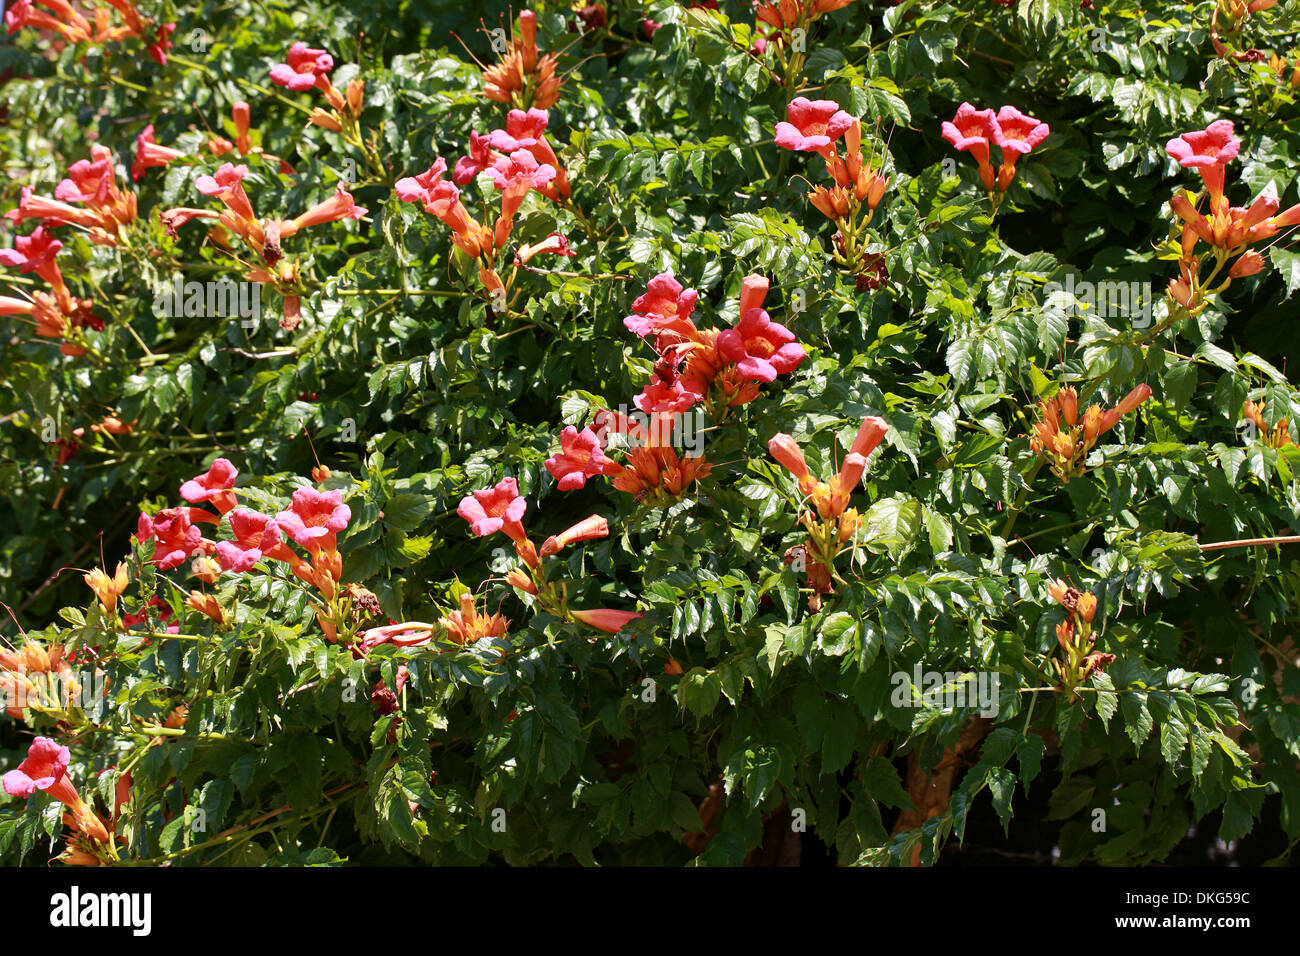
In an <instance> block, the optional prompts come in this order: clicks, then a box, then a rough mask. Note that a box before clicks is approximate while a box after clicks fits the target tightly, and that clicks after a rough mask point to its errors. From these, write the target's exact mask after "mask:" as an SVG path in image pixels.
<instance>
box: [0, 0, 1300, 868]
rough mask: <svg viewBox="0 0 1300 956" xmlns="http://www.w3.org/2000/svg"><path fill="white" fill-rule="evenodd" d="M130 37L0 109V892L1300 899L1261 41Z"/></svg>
mask: <svg viewBox="0 0 1300 956" xmlns="http://www.w3.org/2000/svg"><path fill="white" fill-rule="evenodd" d="M150 6H151V5H150V4H147V3H145V4H142V5H141V8H140V10H139V11H137V10H136V8H135V7H133V6H131V5H130V4H129V3H126V2H125V0H95V2H93V3H86V4H82V5H75V4H74V5H72V6H69V5H68V4H66V3H63V2H60V0H33V2H32V3H25V2H24V3H18V4H10V8H9V11H8V13H7V20H8V23H9V26H10V30H11V32H10V36H9V44H8V45H6V46H4V47H0V71H3V72H2V73H0V76H3V77H4V81H3V89H4V92H5V94H6V96H5V99H6V102H7V114H6V115H5V116H4V119H3V124H2V125H0V153H2V155H3V159H4V165H5V169H6V172H7V176H6V178H5V179H4V181H3V184H0V209H3V210H4V211H5V212H10V211H12V212H11V214H10V216H9V218H8V220H6V221H5V222H4V223H3V226H2V228H0V232H3V233H4V237H3V240H2V241H0V245H3V246H4V247H5V249H6V250H8V251H6V252H5V253H0V268H2V270H3V271H0V315H2V316H4V318H3V321H4V322H5V324H6V330H7V333H8V334H7V335H6V337H5V340H4V342H3V344H2V345H0V395H2V396H3V397H2V399H0V401H2V402H3V407H2V408H0V414H3V421H4V423H5V428H4V430H3V433H0V529H3V530H2V532H0V591H2V592H3V594H2V595H0V597H2V598H3V601H4V602H5V604H6V605H8V606H9V607H11V608H12V610H13V613H12V615H7V616H8V617H9V619H8V620H7V621H6V624H5V630H4V634H3V637H4V639H5V642H6V646H5V647H3V648H0V693H5V694H8V695H9V697H8V699H7V700H6V701H5V703H8V704H9V705H10V706H9V709H8V714H9V716H7V717H0V769H2V770H3V771H5V772H6V776H5V791H6V793H7V794H8V796H5V797H3V798H0V799H3V800H4V801H6V802H4V803H3V804H0V861H3V862H5V863H10V864H13V863H20V862H23V863H27V864H43V863H45V862H46V861H47V860H48V859H50V858H51V857H52V856H55V855H58V854H60V853H61V855H62V859H63V860H64V861H65V862H69V863H82V864H90V863H112V862H115V861H123V862H125V861H144V862H148V863H155V864H157V863H161V862H164V861H167V862H171V863H173V864H203V863H216V864H275V865H283V864H304V863H306V864H330V863H337V862H340V861H348V862H351V863H356V864H375V863H386V864H393V863H397V864H401V863H416V862H424V863H439V864H480V863H488V862H505V863H509V864H515V865H518V864H570V863H574V862H577V863H580V864H587V865H591V864H671V865H681V864H685V863H688V862H696V863H703V864H740V863H742V862H744V861H745V860H746V859H747V858H749V859H750V860H751V861H753V860H755V859H757V858H758V857H759V856H760V855H761V852H760V851H761V849H770V848H771V846H772V845H773V844H774V842H776V843H779V842H780V841H781V839H783V837H782V836H781V835H782V834H783V833H794V834H801V833H804V832H806V831H809V830H811V831H814V832H815V834H816V836H817V838H818V839H819V840H820V841H821V842H822V843H823V844H825V845H826V846H828V847H830V848H831V851H832V853H833V854H834V856H835V857H837V858H838V860H839V861H840V862H842V863H859V864H868V865H909V864H916V863H920V864H930V863H933V862H935V861H936V860H937V859H938V858H939V855H940V853H941V852H943V851H944V850H945V848H949V849H955V848H956V847H958V846H959V845H960V841H961V838H962V836H963V833H964V831H965V827H966V822H967V818H968V816H969V815H971V814H975V813H979V812H984V811H985V810H987V809H988V808H989V807H991V808H992V810H993V811H994V812H995V813H996V815H997V817H998V819H999V820H1000V821H1001V822H1002V823H1003V825H1006V824H1007V823H1008V822H1009V821H1010V820H1011V819H1012V817H1013V815H1015V814H1017V812H1018V810H1019V807H1020V806H1023V805H1024V801H1025V794H1026V793H1027V792H1028V791H1029V789H1030V788H1034V789H1037V788H1046V789H1047V790H1049V791H1050V792H1051V801H1050V805H1051V813H1050V817H1051V819H1050V821H1048V822H1047V824H1045V825H1048V826H1050V827H1051V828H1052V832H1053V836H1052V842H1054V843H1055V844H1056V845H1057V846H1058V847H1059V853H1060V859H1061V860H1062V861H1063V862H1066V863H1073V862H1080V861H1096V862H1101V863H1104V864H1135V863H1145V862H1152V861H1159V860H1162V859H1164V858H1166V857H1167V856H1168V854H1169V853H1170V852H1171V851H1172V850H1173V848H1174V847H1175V846H1176V845H1177V844H1178V842H1179V841H1180V840H1181V839H1183V837H1184V835H1185V834H1186V832H1187V830H1188V827H1189V825H1191V824H1192V823H1194V822H1197V821H1200V820H1202V819H1203V818H1205V817H1206V816H1207V815H1210V816H1211V818H1212V819H1214V820H1216V821H1219V822H1218V823H1217V826H1218V827H1219V834H1220V836H1221V837H1222V838H1223V839H1224V840H1225V841H1231V840H1234V839H1238V838H1240V837H1242V836H1243V835H1245V834H1246V833H1248V832H1249V831H1250V830H1251V829H1252V827H1253V826H1254V825H1255V822H1256V821H1257V820H1258V819H1259V818H1260V817H1261V816H1262V815H1264V814H1266V813H1267V814H1271V815H1272V816H1273V817H1274V818H1276V819H1278V820H1280V825H1281V827H1282V828H1283V830H1284V831H1285V832H1286V834H1287V835H1288V836H1289V837H1291V838H1293V839H1300V773H1298V772H1297V771H1298V769H1300V706H1298V704H1297V698H1296V695H1297V694H1300V669H1298V668H1297V664H1296V661H1297V650H1296V647H1295V645H1294V643H1293V637H1292V633H1293V628H1294V626H1295V623H1296V621H1297V619H1298V615H1297V609H1296V604H1297V601H1298V600H1300V562H1298V556H1300V551H1297V550H1296V544H1295V542H1294V541H1290V542H1287V541H1275V540H1268V541H1264V542H1262V543H1261V542H1258V541H1255V540H1254V539H1277V538H1285V537H1287V536H1290V535H1292V534H1294V532H1293V531H1292V529H1293V528H1295V527H1296V526H1297V521H1298V520H1300V518H1298V517H1297V511H1298V510H1300V496H1298V494H1297V477H1296V476H1297V471H1298V470H1300V448H1298V447H1297V445H1296V444H1295V442H1296V440H1297V438H1298V437H1300V434H1298V433H1297V427H1296V421H1297V418H1300V395H1297V391H1296V388H1295V387H1294V386H1293V384H1292V382H1291V380H1290V378H1289V376H1290V375H1291V374H1294V370H1290V369H1289V368H1288V366H1289V364H1290V363H1289V361H1288V359H1289V357H1291V356H1292V355H1297V354H1300V322H1297V321H1296V317H1295V305H1294V299H1293V295H1294V293H1295V291H1296V290H1297V289H1300V254H1298V253H1297V252H1295V251H1293V249H1292V248H1291V247H1292V244H1293V243H1292V239H1291V231H1292V230H1293V229H1294V227H1295V226H1296V225H1297V224H1300V209H1297V208H1296V204H1297V202H1298V201H1300V197H1298V196H1297V184H1296V176H1295V168H1296V160H1297V151H1298V150H1300V125H1298V123H1300V114H1298V113H1297V109H1296V103H1297V97H1298V96H1300V61H1297V59H1296V51H1297V47H1296V43H1297V21H1296V14H1295V5H1294V4H1293V3H1291V2H1289V0H1283V2H1281V3H1276V4H1271V3H1269V2H1268V0H1255V2H1254V3H1252V4H1250V6H1249V7H1247V6H1246V4H1245V2H1244V0H1220V2H1218V3H1215V2H1207V0H1200V2H1196V3H1187V4H1163V5H1156V6H1155V7H1151V6H1150V5H1140V4H1136V3H1133V2H1130V0H1116V2H1109V0H1095V2H1092V0H1085V3H1084V4H1083V5H1082V6H1080V5H1079V4H1078V3H1077V0H1076V2H1066V0H1018V2H1013V0H1008V3H1007V4H1000V3H995V2H989V0H970V2H967V3H963V4H960V5H959V4H955V3H950V2H944V0H902V2H900V3H897V4H891V3H888V2H884V0H857V2H848V0H807V2H798V0H779V2H772V3H768V4H763V5H760V6H759V7H758V8H757V9H755V7H754V6H753V5H751V4H749V3H742V2H739V0H723V2H721V3H709V4H695V5H693V6H692V5H688V4H679V3H670V2H667V0H655V2H652V3H649V4H641V3H635V2H631V0H611V2H609V3H606V4H604V5H599V4H593V5H582V4H577V5H572V6H570V5H567V4H562V3H538V4H537V5H536V6H535V8H534V10H532V11H526V12H525V13H524V15H523V16H520V12H521V11H520V10H519V9H518V8H517V7H516V8H514V9H507V6H506V5H505V4H503V3H486V4H478V5H468V6H467V5H464V4H454V3H447V2H444V0H374V2H369V0H368V2H364V3H355V4H343V3H337V2H325V0H305V2H298V3H283V2H278V0H276V2H269V3H256V4H253V3H247V2H244V0H234V2H229V3H216V2H208V3H204V4H173V3H160V4H157V5H153V9H150V8H149V7H150ZM93 9H97V10H98V11H100V12H101V13H100V15H98V16H97V15H92V14H91V13H89V12H86V11H90V10H93ZM83 13H84V16H83ZM480 16H481V17H482V18H483V19H482V22H480V21H479V17H480ZM83 24H84V27H83ZM168 24H175V26H174V30H170V29H169V28H168V26H167V25H168ZM512 110H515V111H519V112H511V111H512ZM529 110H536V111H541V112H527V111H529ZM1225 121H1226V124H1227V125H1225ZM462 157H464V158H463V159H462ZM439 160H441V162H439ZM60 244H61V246H60ZM223 280H227V281H228V283H229V285H226V284H223ZM232 290H233V291H232ZM214 295H215V303H214ZM223 296H224V297H225V298H223ZM222 303H224V305H225V306H226V307H223V306H222ZM237 306H244V308H243V310H242V311H241V309H240V308H238V307H237ZM1094 406H1095V407H1094ZM196 476H197V477H196ZM565 529H570V531H569V532H566V531H565ZM119 562H121V565H120V570H119ZM51 675H52V676H51ZM941 685H942V686H941ZM23 695H25V696H23ZM17 698H21V699H17ZM15 701H16V703H17V705H15ZM24 704H25V706H22V705H24ZM33 737H36V738H37V739H36V741H35V742H34V743H33ZM29 747H30V748H31V751H30V755H29ZM65 747H66V748H67V749H66V750H64V749H62V748H65ZM20 764H21V767H20ZM774 834H775V835H774ZM1276 852H1277V853H1278V854H1281V858H1283V859H1285V857H1286V854H1287V853H1288V852H1289V851H1288V849H1287V847H1285V846H1284V845H1279V846H1277V847H1276Z"/></svg>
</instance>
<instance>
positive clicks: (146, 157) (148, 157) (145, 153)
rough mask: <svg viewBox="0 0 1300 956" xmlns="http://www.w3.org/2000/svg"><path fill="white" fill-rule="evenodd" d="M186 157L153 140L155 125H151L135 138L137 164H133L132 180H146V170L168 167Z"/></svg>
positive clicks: (176, 150)
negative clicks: (169, 164)
mask: <svg viewBox="0 0 1300 956" xmlns="http://www.w3.org/2000/svg"><path fill="white" fill-rule="evenodd" d="M184 156H185V154H184V153H183V152H181V151H180V150H179V149H172V148H171V147H170V146H159V145H158V144H157V143H155V142H154V139H153V123H150V124H149V125H148V126H146V127H145V128H144V130H142V131H141V133H140V135H139V136H137V137H136V138H135V162H134V163H132V164H131V178H132V179H133V180H134V181H135V182H139V181H140V180H142V179H144V173H145V170H147V169H155V168H157V167H160V166H166V165H167V164H168V163H170V162H172V161H173V160H177V159H181V158H183V157H184Z"/></svg>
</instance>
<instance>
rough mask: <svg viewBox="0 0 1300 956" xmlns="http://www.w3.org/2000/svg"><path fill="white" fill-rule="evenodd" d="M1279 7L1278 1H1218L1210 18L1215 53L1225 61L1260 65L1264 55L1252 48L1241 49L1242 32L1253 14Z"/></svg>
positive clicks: (1211, 40) (1211, 39)
mask: <svg viewBox="0 0 1300 956" xmlns="http://www.w3.org/2000/svg"><path fill="white" fill-rule="evenodd" d="M1275 6H1277V0H1216V3H1215V7H1214V13H1213V14H1212V15H1211V17H1210V42H1211V43H1213V44H1214V52H1215V53H1217V54H1218V55H1219V56H1221V57H1223V58H1224V59H1229V58H1231V59H1234V60H1237V61H1238V62H1241V63H1258V62H1260V61H1261V60H1263V59H1264V54H1263V53H1261V52H1260V51H1259V50H1256V49H1254V48H1251V47H1247V48H1246V49H1239V48H1238V43H1239V39H1240V37H1241V34H1242V31H1243V29H1244V27H1245V26H1246V23H1247V21H1248V20H1249V19H1250V15H1251V14H1252V13H1261V12H1263V11H1264V10H1268V9H1270V8H1272V7H1275Z"/></svg>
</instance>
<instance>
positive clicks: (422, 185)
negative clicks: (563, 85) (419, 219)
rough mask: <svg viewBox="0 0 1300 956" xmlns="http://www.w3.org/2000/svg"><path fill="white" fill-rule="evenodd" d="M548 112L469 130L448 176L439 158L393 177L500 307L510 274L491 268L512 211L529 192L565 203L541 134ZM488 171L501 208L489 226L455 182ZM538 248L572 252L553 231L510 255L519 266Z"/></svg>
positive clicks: (563, 185)
mask: <svg viewBox="0 0 1300 956" xmlns="http://www.w3.org/2000/svg"><path fill="white" fill-rule="evenodd" d="M549 122H550V116H549V114H548V113H547V112H546V111H545V110H541V109H529V110H511V111H510V114H509V115H508V116H507V117H506V126H505V129H495V130H492V131H491V132H490V133H488V134H487V135H485V136H480V135H479V134H478V133H476V132H471V133H470V143H469V145H470V149H469V154H468V155H466V156H462V157H461V158H460V159H458V160H457V161H456V166H455V169H454V170H453V171H452V181H451V182H448V181H446V180H445V179H443V178H442V176H443V174H444V173H445V172H446V171H447V163H446V161H445V160H443V159H441V158H439V159H437V160H435V161H434V164H433V165H432V166H430V167H429V168H428V169H427V170H426V171H425V172H423V173H421V174H420V175H418V176H408V177H407V178H405V179H400V180H398V181H397V186H396V191H397V196H398V198H399V199H401V200H402V201H403V202H413V203H419V204H421V205H423V206H424V210H425V212H427V213H429V214H431V215H434V216H437V217H438V218H439V219H441V220H442V221H443V222H444V223H445V224H446V225H447V226H448V227H449V228H450V229H451V232H452V243H453V244H454V245H455V246H456V248H457V249H459V250H460V251H461V252H463V253H465V255H467V256H468V257H469V258H471V259H475V260H477V261H478V265H479V280H480V281H481V282H482V283H483V287H484V289H485V290H487V292H488V294H489V295H490V296H492V297H493V298H495V299H496V300H497V305H498V306H504V304H505V303H504V299H505V296H506V295H507V294H508V292H509V290H510V286H511V284H512V283H513V280H514V273H513V272H512V273H511V274H510V277H509V279H508V280H503V279H502V278H501V275H500V274H499V273H498V272H497V270H496V268H495V267H496V265H497V264H498V255H499V254H500V253H501V252H503V251H504V250H505V248H506V245H507V244H508V243H509V241H510V233H511V231H512V230H513V228H514V221H515V214H516V213H518V211H519V207H520V206H521V205H523V202H524V198H525V197H526V196H527V195H528V194H529V193H530V192H533V191H537V192H539V193H541V194H542V195H543V196H545V197H547V198H548V199H550V200H552V201H554V202H557V203H561V204H565V203H568V201H569V197H570V195H571V192H572V190H571V187H570V185H569V177H568V174H567V173H565V171H564V167H563V166H561V165H560V160H559V157H557V156H556V155H555V150H554V149H552V148H551V144H550V143H549V142H548V141H547V139H546V126H547V124H548V123H549ZM484 172H485V173H488V174H490V175H491V177H492V182H493V185H495V186H496V188H497V189H498V190H500V191H501V210H500V212H499V214H498V215H497V218H496V222H495V223H494V224H493V225H492V227H491V228H489V227H488V226H486V225H484V224H483V223H481V222H479V220H477V219H475V218H474V217H473V216H472V215H470V213H469V211H468V210H467V209H466V208H465V206H464V204H462V203H461V200H460V189H459V188H458V187H459V186H465V185H467V184H469V183H470V182H471V181H472V180H473V179H474V177H475V176H477V175H478V174H479V173H484ZM541 253H553V254H555V255H561V256H571V255H572V254H573V253H572V252H571V251H570V250H569V244H568V240H567V239H565V237H564V236H562V235H560V234H558V233H553V234H552V235H551V236H549V237H547V240H544V241H543V242H540V243H536V244H534V245H531V246H523V247H521V248H520V249H519V250H517V252H516V255H515V263H516V265H523V264H525V263H527V262H528V261H529V260H531V259H532V258H533V257H534V256H536V255H539V254H541Z"/></svg>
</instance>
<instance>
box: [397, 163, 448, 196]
mask: <svg viewBox="0 0 1300 956" xmlns="http://www.w3.org/2000/svg"><path fill="white" fill-rule="evenodd" d="M446 171H447V161H446V160H445V159H442V158H441V157H439V158H437V159H435V160H434V161H433V165H432V166H430V167H429V168H428V169H427V170H425V171H424V172H422V173H420V175H418V176H407V177H405V178H403V179H399V180H398V181H397V184H396V185H395V186H394V187H393V188H394V189H395V190H396V192H397V198H398V199H400V200H402V202H418V203H421V204H422V205H424V206H428V205H429V203H430V202H431V201H432V190H433V188H434V186H436V185H437V184H438V182H439V181H440V180H442V174H443V173H445V172H446Z"/></svg>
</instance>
